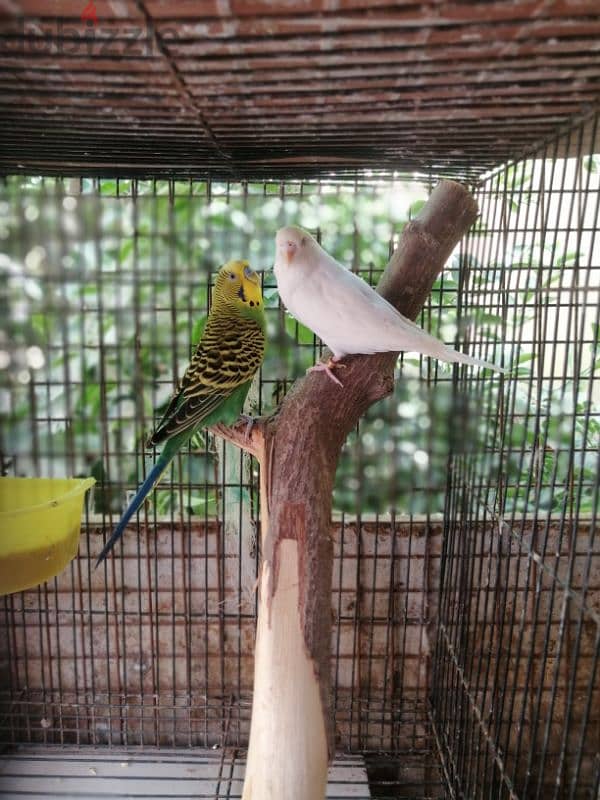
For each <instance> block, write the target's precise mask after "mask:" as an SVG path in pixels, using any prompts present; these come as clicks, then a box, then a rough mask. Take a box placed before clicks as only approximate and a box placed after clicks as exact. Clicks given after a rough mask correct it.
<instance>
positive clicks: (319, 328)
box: [274, 225, 504, 385]
mask: <svg viewBox="0 0 600 800" xmlns="http://www.w3.org/2000/svg"><path fill="white" fill-rule="evenodd" d="M275 244H276V253H275V267H274V270H275V277H276V278H277V286H278V289H279V295H280V297H281V299H282V300H283V302H284V304H285V306H286V308H287V309H288V311H290V312H291V313H292V314H293V315H294V316H295V317H296V319H298V320H299V321H300V322H301V323H302V324H303V325H306V326H307V327H308V328H310V329H311V330H312V331H314V333H316V334H317V336H318V337H319V338H320V339H322V340H323V341H324V342H325V344H326V345H327V346H328V347H329V348H330V350H331V351H332V353H333V356H332V358H330V359H329V361H328V362H327V363H326V364H317V365H316V366H314V367H311V370H323V371H325V372H326V373H327V375H328V376H329V377H330V378H331V379H332V380H333V381H335V382H336V383H338V384H340V385H341V381H339V380H338V378H336V376H335V375H334V374H333V372H332V369H333V368H334V367H335V366H336V365H338V362H339V360H340V359H341V358H343V357H344V356H346V355H349V354H350V353H382V352H396V351H398V352H400V351H414V352H417V353H423V354H425V355H428V356H433V357H434V358H439V359H441V360H442V361H449V362H454V361H458V362H460V363H461V364H473V365H474V366H478V367H487V368H488V369H493V370H498V371H499V372H504V370H502V369H501V368H500V367H497V366H496V365H495V364H490V363H488V362H487V361H481V360H479V359H477V358H472V357H471V356H468V355H465V353H459V352H458V351H457V350H453V349H452V348H451V347H448V346H447V345H445V344H444V343H443V342H440V341H439V339H436V338H435V336H431V334H429V333H427V332H426V331H424V330H423V329H422V328H420V327H419V326H418V325H416V324H415V323H414V322H412V321H411V320H409V319H407V318H406V317H404V316H402V314H400V312H399V311H396V309H395V308H394V307H393V306H392V305H391V304H390V303H388V302H387V300H384V298H383V297H381V295H379V294H377V292H376V291H375V290H374V289H372V288H371V287H370V286H369V285H368V284H367V283H365V281H363V280H362V279H361V278H359V277H358V275H355V274H354V273H352V272H350V271H349V270H347V269H346V268H345V267H343V266H342V265H341V264H340V263H338V262H337V261H336V260H335V259H334V258H332V257H331V256H330V255H329V254H328V253H326V252H325V250H323V248H322V247H321V246H320V245H319V243H318V242H317V241H316V240H315V239H313V237H312V236H311V235H310V233H308V232H307V231H305V230H303V229H302V228H297V227H296V226H295V225H290V226H288V227H286V228H281V229H280V230H279V231H277V236H276V240H275Z"/></svg>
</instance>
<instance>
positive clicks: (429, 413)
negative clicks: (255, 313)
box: [0, 118, 600, 800]
mask: <svg viewBox="0 0 600 800" xmlns="http://www.w3.org/2000/svg"><path fill="white" fill-rule="evenodd" d="M599 150H600V147H598V131H597V120H596V119H595V118H594V119H591V120H588V121H586V122H585V123H582V124H581V125H578V126H576V127H575V128H573V129H572V130H571V131H570V132H568V133H567V134H566V135H565V136H560V137H555V138H554V139H552V140H549V141H548V143H547V144H546V145H545V146H544V148H543V149H542V150H540V151H535V152H531V153H529V154H528V155H527V157H526V158H523V159H520V160H518V161H516V162H514V163H511V164H509V165H508V166H507V167H504V168H502V169H500V170H497V171H496V172H494V173H491V174H490V175H489V176H488V177H487V178H486V179H485V180H483V181H482V182H481V183H479V184H477V185H475V186H474V187H473V189H474V191H475V192H476V195H477V197H478V200H479V204H480V210H481V216H480V220H479V222H478V224H477V225H476V226H475V228H474V230H473V231H472V233H471V234H470V236H469V237H468V240H467V241H466V242H464V243H463V244H462V245H461V247H460V248H459V249H458V250H457V252H456V254H455V256H454V257H453V259H452V260H451V261H450V262H449V264H448V265H447V267H446V269H445V270H444V272H443V274H442V275H441V276H440V279H439V280H438V281H437V282H436V284H435V286H434V290H433V292H432V294H431V297H430V299H429V301H428V304H427V305H426V307H425V309H424V310H423V313H422V315H421V319H420V322H421V324H423V325H424V326H425V327H426V328H428V329H430V330H432V332H433V333H435V334H436V335H439V336H441V337H442V338H444V339H445V340H446V341H448V342H449V343H451V344H454V345H456V346H459V347H461V348H464V349H465V350H466V351H467V352H470V353H472V354H473V355H475V356H477V357H480V358H485V359H488V360H495V361H497V362H498V363H503V364H504V365H505V366H507V367H508V366H510V367H511V371H510V372H509V373H508V374H507V375H506V376H504V377H500V376H492V375H491V374H490V373H488V372H481V371H477V370H475V371H474V370H472V369H467V368H465V367H458V366H453V367H447V366H445V365H442V364H439V363H437V362H435V361H430V360H428V359H419V358H415V357H413V356H411V355H410V354H406V355H403V356H402V357H401V359H400V361H399V380H398V382H397V386H396V389H395V393H394V396H393V397H391V398H388V399H386V400H385V401H384V402H382V403H380V404H379V405H378V406H377V407H376V408H375V409H372V410H371V411H370V412H369V414H368V415H367V416H366V418H365V419H364V420H362V421H361V424H360V426H359V429H358V430H357V431H356V432H355V433H354V434H353V435H352V436H351V437H350V438H349V441H348V443H347V445H346V447H345V449H344V452H343V454H342V458H341V462H340V467H339V471H338V480H337V483H336V487H335V493H334V517H333V520H332V537H333V540H334V548H335V561H334V573H333V575H334V580H333V596H332V615H333V621H334V624H333V631H332V696H333V704H334V711H335V722H336V736H337V747H338V749H339V750H341V751H345V752H348V753H363V754H364V756H365V759H366V763H367V768H368V771H369V777H370V782H371V789H370V790H371V795H372V797H376V798H392V797H393V798H399V797H405V798H409V797H410V798H435V797H482V798H483V797H486V798H488V797H489V798H501V797H502V798H503V797H511V798H519V800H521V799H524V798H530V797H544V798H545V797H556V798H559V797H560V798H563V797H565V798H566V797H569V798H594V800H595V798H596V795H597V792H598V774H599V772H600V756H599V755H598V753H599V750H600V744H599V738H598V736H599V729H600V693H599V689H598V688H597V672H598V669H597V668H598V650H599V646H600V625H599V617H598V610H597V609H598V598H599V592H600V574H599V564H600V559H599V558H598V556H599V555H600V553H599V549H600V547H599V545H598V541H597V538H596V537H595V528H596V520H597V513H598V492H599V489H598V472H599V464H598V452H599V449H598V434H599V430H600V391H599V381H598V375H599V369H600V364H599V358H600V353H599V352H598V348H599V344H598V329H599V328H598V326H599V323H600V319H599V310H598V309H599V291H600V288H599V287H600V255H599V243H598V237H597V233H596V231H597V227H598V202H599V199H598V198H599V197H600V192H599V183H598V175H599V172H600V160H599V159H598V157H594V155H593V154H594V153H597V152H598V151H599ZM567 153H569V154H570V155H571V157H569V158H567V159H564V158H563V156H564V155H565V154H567ZM409 178H410V176H399V177H398V178H396V179H395V180H393V181H392V180H387V181H382V180H376V179H373V180H367V179H360V180H359V179H354V180H352V181H350V180H347V179H346V180H344V181H341V182H335V181H334V180H331V181H328V180H321V181H310V180H298V181H295V182H287V183H279V182H273V183H268V182H267V183H265V182H261V183H253V182H243V183H227V182H217V181H192V180H190V181H166V180H148V181H142V180H124V179H120V180H108V179H88V178H81V179H74V178H65V179H64V180H63V179H48V178H47V179H36V178H23V177H18V178H14V177H13V178H8V179H6V180H5V181H4V183H3V184H2V186H1V189H0V191H1V196H0V203H1V204H2V211H3V220H4V221H3V223H2V225H1V228H0V235H1V236H2V251H3V255H2V256H1V258H2V261H1V262H0V269H1V271H2V275H3V278H4V280H3V281H2V290H1V293H0V303H1V304H2V306H3V308H4V309H5V314H4V318H5V320H6V324H5V327H6V330H5V331H4V332H3V339H2V341H1V343H0V344H1V348H0V349H2V350H3V352H6V353H7V354H8V358H9V360H8V362H6V358H5V359H4V361H5V362H6V364H5V369H3V371H2V378H1V380H2V383H1V386H0V390H1V391H2V396H1V397H2V414H3V425H2V430H1V436H2V439H1V440H0V450H1V453H2V473H3V474H9V475H19V474H26V475H49V476H59V475H64V474H74V475H78V474H85V475H87V474H93V475H94V476H95V477H96V478H97V481H98V483H97V486H96V489H95V491H94V494H93V497H92V498H91V500H90V502H89V504H88V507H87V509H86V519H85V523H84V528H83V536H82V540H81V547H80V552H79V555H78V558H77V559H76V560H75V561H74V562H73V563H72V564H71V566H70V567H69V568H68V569H67V570H65V572H64V573H63V574H61V575H60V576H58V577H57V578H56V579H54V580H53V581H50V582H48V583H47V584H44V585H42V586H40V587H37V588H36V589H33V590H29V591H27V592H23V593H19V594H14V595H9V596H7V597H4V598H2V600H1V603H2V606H1V615H2V616H1V619H2V622H1V626H0V636H1V637H2V638H1V640H0V641H1V645H0V651H1V653H2V654H4V655H3V656H2V660H1V662H0V679H1V684H2V688H1V692H0V700H1V715H0V736H1V738H2V741H3V742H5V743H6V745H7V746H13V745H18V744H31V745H45V746H46V747H47V748H48V752H53V751H54V748H56V747H59V748H67V749H68V748H70V747H73V746H75V747H79V748H83V749H85V747H86V746H88V745H93V746H96V747H100V746H103V747H107V748H110V749H114V750H115V752H117V751H119V748H122V747H124V746H125V747H143V748H148V749H150V750H151V749H152V748H156V747H160V748H180V747H196V746H203V747H212V746H217V747H219V748H222V749H223V753H225V751H227V753H229V754H233V757H234V758H235V757H237V754H238V753H241V752H242V751H243V748H244V747H245V745H246V744H247V737H248V731H249V721H250V707H251V690H252V650H253V642H254V626H255V597H254V593H253V586H254V583H255V579H256V567H257V563H258V545H257V541H256V530H257V524H258V523H259V520H260V509H259V507H258V476H257V474H256V468H255V466H254V465H253V464H252V462H251V461H249V460H248V459H247V457H246V456H243V455H241V454H240V453H239V452H238V451H236V450H235V449H233V448H230V446H229V445H223V444H221V443H219V442H218V441H216V440H214V439H213V438H212V437H211V436H210V435H208V434H203V435H201V436H199V437H197V439H196V440H194V441H193V442H192V443H191V445H190V447H189V448H188V449H187V450H186V452H184V453H182V455H181V456H180V458H179V459H178V463H176V464H175V466H174V469H173V471H172V473H171V474H170V475H169V476H168V477H167V478H165V479H164V480H163V482H162V483H161V485H160V487H159V488H158V489H157V491H156V492H155V494H154V496H153V498H152V500H151V502H150V503H148V504H147V505H146V506H145V508H144V510H143V512H141V513H140V514H139V518H138V520H137V522H136V524H134V525H131V526H130V527H129V530H128V532H127V534H126V536H125V537H124V540H123V544H122V547H118V548H117V549H116V551H115V553H114V557H112V558H111V559H110V560H109V561H108V563H107V564H106V566H105V567H104V568H103V569H99V570H94V569H93V563H94V559H95V557H96V555H97V554H98V553H99V551H100V549H101V546H102V542H103V535H104V534H106V533H108V531H109V530H110V529H111V528H112V525H113V524H114V523H115V522H116V520H117V519H118V516H119V513H120V511H121V509H122V507H123V504H124V500H125V497H126V493H127V492H130V491H132V490H133V489H135V487H136V486H137V485H138V483H139V481H140V480H141V479H142V477H143V475H144V471H145V469H146V468H147V463H148V461H147V455H148V454H144V450H143V442H144V441H145V439H146V435H147V433H148V431H149V430H150V428H151V426H152V424H153V414H154V413H155V411H154V410H155V409H157V408H159V407H160V405H161V404H162V403H164V402H165V400H166V398H167V397H168V394H169V392H170V390H171V388H172V386H173V383H174V381H175V380H176V379H177V377H178V375H180V374H181V371H182V369H183V368H184V367H185V364H186V362H187V360H188V358H189V356H190V353H191V349H192V344H191V343H193V342H195V341H197V339H198V336H199V335H200V332H201V328H202V323H203V319H204V318H205V315H206V312H207V310H208V308H209V303H210V292H209V289H210V286H211V282H212V274H213V271H214V270H215V269H216V268H218V266H219V264H221V263H223V262H224V261H225V260H226V259H228V258H231V257H233V256H242V255H243V256H248V257H249V259H250V261H251V263H252V264H253V266H255V267H258V268H267V267H269V265H270V263H271V259H272V239H273V234H274V232H275V230H276V229H277V227H279V226H280V225H282V224H285V223H286V222H288V221H289V222H297V221H299V220H301V221H302V222H303V224H304V225H305V226H307V227H309V228H310V229H311V230H313V231H314V232H315V233H316V234H317V236H318V238H319V239H320V240H321V241H322V243H323V245H324V246H325V247H326V248H327V249H328V250H330V251H331V252H333V253H334V254H335V255H336V256H337V257H338V258H339V259H340V260H341V261H343V262H344V263H346V264H348V265H351V267H352V268H353V269H356V270H359V269H360V270H361V274H362V275H363V277H365V278H366V279H367V280H369V281H370V282H371V283H376V281H377V278H378V276H379V274H380V272H381V269H382V268H383V266H384V265H385V263H386V260H387V257H388V255H389V254H390V252H391V251H392V250H393V248H394V246H395V243H396V242H397V239H398V235H399V233H400V231H401V228H402V225H403V224H404V222H405V221H406V219H408V218H409V216H410V215H411V214H413V213H415V212H416V211H417V210H418V208H419V206H420V203H422V202H423V200H424V199H425V198H426V196H427V193H428V191H429V190H430V189H431V185H421V184H417V183H415V182H413V181H410V179H409ZM263 284H264V292H265V298H266V306H267V317H268V327H269V335H270V340H271V348H270V350H269V353H268V355H267V359H266V362H265V365H264V367H263V370H262V371H261V375H260V379H259V380H258V381H257V385H256V387H255V390H254V391H253V393H252V406H253V408H254V410H255V411H256V412H258V413H268V412H269V411H270V410H272V409H273V408H274V407H275V406H276V404H277V403H278V402H279V401H280V399H281V397H282V396H283V395H284V393H285V391H286V390H287V388H288V387H289V386H290V385H291V383H292V382H293V380H294V379H295V378H296V377H297V376H299V375H301V374H302V373H303V372H304V370H305V369H306V367H307V366H309V365H310V364H312V363H313V362H314V360H315V359H316V358H317V357H318V356H319V354H320V343H319V342H318V341H317V340H316V339H315V337H314V336H312V334H310V332H308V331H306V330H305V329H304V328H302V326H300V325H298V323H296V322H295V321H294V320H293V319H292V318H290V317H286V316H284V315H283V313H282V311H281V309H280V307H279V303H278V298H277V295H276V292H275V285H274V281H273V278H272V275H271V274H270V273H269V272H265V273H264V275H263ZM218 796H223V797H224V796H229V794H227V795H225V794H218Z"/></svg>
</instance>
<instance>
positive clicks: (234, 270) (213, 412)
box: [96, 261, 266, 566]
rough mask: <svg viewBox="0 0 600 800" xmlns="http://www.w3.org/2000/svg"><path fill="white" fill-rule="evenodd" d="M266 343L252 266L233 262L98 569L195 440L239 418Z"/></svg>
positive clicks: (224, 269)
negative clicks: (149, 463) (156, 449)
mask: <svg viewBox="0 0 600 800" xmlns="http://www.w3.org/2000/svg"><path fill="white" fill-rule="evenodd" d="M265 343H266V339H265V316H264V306H263V298H262V293H261V290H260V281H259V278H258V275H257V274H256V273H255V272H254V271H253V270H252V269H251V268H250V266H249V265H248V262H247V261H230V262H229V263H227V264H225V266H224V267H222V268H221V269H220V270H219V273H218V275H217V278H216V281H215V286H214V290H213V295H212V307H211V310H210V313H209V315H208V319H207V321H206V326H205V328H204V333H203V334H202V338H201V340H200V342H199V344H198V346H197V348H196V351H195V353H194V355H193V358H192V361H191V363H190V365H189V366H188V368H187V369H186V371H185V374H184V376H183V378H182V380H181V382H180V384H179V386H178V387H177V390H176V391H175V393H174V395H173V397H172V398H171V400H170V402H169V405H168V407H167V410H166V411H165V413H164V415H163V417H162V419H161V421H160V423H159V424H158V426H157V428H156V430H155V431H154V433H153V434H152V436H151V437H150V439H149V441H148V446H149V447H152V446H154V445H157V444H160V443H161V442H165V445H164V447H163V450H162V452H161V454H160V457H159V459H158V461H157V462H156V464H155V465H154V466H153V467H152V469H151V470H150V472H149V474H148V477H147V478H146V480H145V481H144V482H143V483H142V485H141V486H140V488H139V489H138V491H137V493H136V495H135V497H134V498H133V500H132V501H131V503H130V504H129V507H128V508H127V510H126V511H125V513H124V514H123V516H122V517H121V519H120V520H119V524H118V525H117V527H116V528H115V530H114V532H113V534H112V536H111V537H110V539H109V540H108V541H107V542H106V544H105V546H104V549H103V550H102V552H101V553H100V556H99V557H98V560H97V562H96V566H98V564H100V563H101V562H102V561H103V560H104V559H105V558H106V556H107V555H108V553H109V552H110V551H111V550H112V548H113V547H114V545H115V543H116V542H117V541H118V540H119V539H120V538H121V536H122V535H123V531H124V530H125V527H126V525H127V523H128V522H129V520H130V519H131V517H132V516H133V515H134V514H135V512H136V511H137V510H138V509H139V508H140V506H141V505H142V503H143V502H144V499H145V498H146V496H147V495H148V494H149V493H150V492H151V491H152V489H153V488H154V486H155V485H156V483H157V481H158V480H159V478H160V476H161V475H162V473H163V472H164V471H165V469H166V468H167V466H168V465H169V464H170V462H171V461H172V459H173V458H174V457H175V455H176V454H177V452H178V451H179V449H180V448H181V447H182V446H183V445H185V444H186V442H188V441H189V439H190V438H191V437H192V435H193V434H194V433H195V432H196V431H197V430H198V429H199V428H204V427H208V426H209V425H215V424H217V423H222V424H224V425H231V424H233V423H234V422H235V421H236V420H237V419H238V418H239V416H240V414H241V412H242V408H243V406H244V401H245V400H246V395H247V394H248V391H249V389H250V384H251V383H252V378H253V377H254V374H255V372H256V371H257V370H258V368H259V367H260V365H261V364H262V360H263V356H264V352H265Z"/></svg>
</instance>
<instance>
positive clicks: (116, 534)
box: [96, 452, 175, 567]
mask: <svg viewBox="0 0 600 800" xmlns="http://www.w3.org/2000/svg"><path fill="white" fill-rule="evenodd" d="M174 455H175V453H164V452H163V453H162V454H161V456H160V458H159V459H158V461H157V462H156V464H155V465H154V466H153V467H152V469H151V470H150V472H149V473H148V477H147V478H146V480H145V481H144V482H143V483H142V485H141V486H140V488H139V489H138V490H137V492H136V495H135V497H134V498H133V500H132V501H131V503H130V504H129V507H128V508H127V511H126V512H125V513H124V514H123V516H122V517H121V519H120V520H119V524H118V525H117V527H116V528H115V529H114V531H113V534H112V536H111V537H110V539H109V540H108V542H107V543H106V544H105V545H104V548H103V550H102V552H101V553H100V555H99V556H98V560H97V561H96V566H97V567H98V566H99V565H100V564H101V563H102V562H103V561H104V559H105V558H106V556H107V555H108V554H109V553H110V551H111V550H112V549H113V547H114V546H115V544H116V543H117V542H118V541H119V539H120V538H121V536H122V535H123V531H124V530H125V528H126V527H127V523H128V522H129V520H130V519H131V518H132V517H133V515H134V514H135V512H136V511H137V510H138V508H139V507H140V506H141V505H142V503H143V502H144V500H145V499H146V497H147V496H148V495H149V494H150V492H151V491H152V489H153V488H154V485H155V484H156V483H157V481H158V479H159V478H160V476H161V475H162V473H163V472H164V471H165V469H166V468H167V467H168V466H169V464H170V462H171V460H172V458H173V456H174Z"/></svg>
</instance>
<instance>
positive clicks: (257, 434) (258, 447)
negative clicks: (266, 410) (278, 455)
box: [208, 418, 265, 461]
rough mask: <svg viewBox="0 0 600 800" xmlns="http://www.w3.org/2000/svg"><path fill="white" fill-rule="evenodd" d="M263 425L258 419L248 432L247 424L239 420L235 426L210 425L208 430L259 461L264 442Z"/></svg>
mask: <svg viewBox="0 0 600 800" xmlns="http://www.w3.org/2000/svg"><path fill="white" fill-rule="evenodd" d="M263 424H264V423H263V420H262V419H260V418H258V419H255V420H254V422H253V424H252V429H251V430H250V431H248V423H247V422H246V421H245V420H240V421H239V422H236V423H235V425H222V424H221V423H217V424H216V425H211V426H210V427H209V428H208V430H209V431H210V432H211V433H212V434H215V435H216V436H220V437H221V438H222V439H225V441H227V442H229V443H230V444H234V445H235V446H236V447H239V448H240V449H241V450H245V451H246V452H247V453H250V454H251V455H253V456H254V457H255V458H257V459H259V461H260V459H261V457H262V454H263V450H264V441H265V440H264V435H263Z"/></svg>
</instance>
